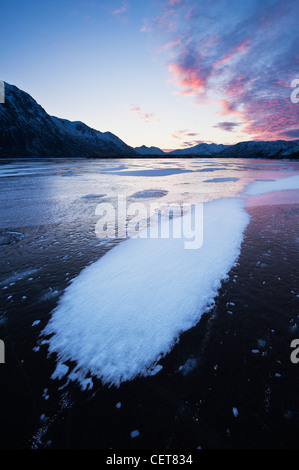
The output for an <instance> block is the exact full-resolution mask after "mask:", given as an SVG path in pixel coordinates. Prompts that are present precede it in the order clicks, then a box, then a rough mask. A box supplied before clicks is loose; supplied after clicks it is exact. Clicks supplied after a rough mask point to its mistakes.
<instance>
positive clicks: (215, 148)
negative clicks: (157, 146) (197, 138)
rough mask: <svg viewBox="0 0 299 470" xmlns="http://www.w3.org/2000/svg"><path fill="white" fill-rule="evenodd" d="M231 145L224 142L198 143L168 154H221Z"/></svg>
mask: <svg viewBox="0 0 299 470" xmlns="http://www.w3.org/2000/svg"><path fill="white" fill-rule="evenodd" d="M229 147H230V146H229V145H222V144H219V145H218V144H205V143H202V144H198V145H195V146H194V147H189V148H186V149H181V150H173V151H172V152H169V153H168V155H184V156H187V155H190V156H193V155H194V156H196V155H211V156H215V155H219V154H220V153H221V152H222V151H223V150H225V149H227V148H229Z"/></svg>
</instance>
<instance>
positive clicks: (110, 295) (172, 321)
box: [43, 198, 249, 386]
mask: <svg viewBox="0 0 299 470" xmlns="http://www.w3.org/2000/svg"><path fill="white" fill-rule="evenodd" d="M184 217H186V216H184ZM175 220H177V219H175ZM203 222H204V226H203V236H204V241H203V245H202V247H201V248H200V249H197V250H188V249H185V248H184V246H185V245H184V239H173V238H169V239H162V238H158V239H153V238H131V239H127V240H126V241H124V242H122V243H121V244H119V245H118V246H116V247H114V248H113V249H111V250H110V251H109V252H108V253H107V254H106V255H104V256H103V257H102V258H101V259H99V260H98V261H97V262H95V263H93V264H92V265H90V266H88V267H87V268H85V269H84V270H83V271H82V272H81V273H80V274H79V276H78V277H77V278H76V279H74V280H73V281H72V283H71V284H70V285H69V286H68V287H67V289H66V290H65V292H64V294H63V296H62V297H61V299H60V301H59V304H58V306H57V308H56V309H55V310H54V312H53V315H52V318H51V320H50V322H49V323H48V325H47V326H46V328H45V330H44V331H43V334H44V335H52V336H51V337H49V339H48V346H49V353H57V361H58V365H57V370H56V372H55V373H54V374H53V376H52V378H61V376H62V375H63V373H64V372H65V373H66V374H67V373H69V371H68V369H67V368H66V366H65V365H64V363H65V362H67V361H68V360H71V361H74V362H75V363H76V367H75V370H74V371H73V372H72V373H70V374H69V376H68V379H69V380H75V378H76V376H80V377H81V378H82V377H87V376H90V375H91V376H94V377H97V378H99V379H101V380H102V382H103V383H104V384H108V385H114V386H119V385H120V384H121V382H124V381H130V380H132V379H134V378H135V377H137V376H140V375H142V376H149V375H152V373H153V370H157V369H155V367H156V366H157V364H158V362H159V361H160V360H161V357H163V356H164V355H165V354H167V353H169V352H170V350H171V348H172V347H173V345H174V344H175V342H176V341H177V340H178V338H179V336H180V334H181V333H182V332H184V331H186V330H188V329H190V328H192V327H193V326H195V325H196V324H197V323H198V321H199V319H200V318H201V316H202V315H203V313H204V312H205V311H207V310H209V308H210V305H211V304H212V302H213V299H214V298H215V296H216V295H217V292H218V290H219V288H220V286H221V280H222V279H224V278H225V277H226V276H227V274H228V272H229V271H230V269H231V267H232V266H233V264H234V263H235V261H236V259H237V258H238V256H239V253H240V248H241V243H242V239H243V232H244V230H245V228H246V226H247V224H248V223H249V215H248V213H247V212H246V211H245V209H244V201H243V199H241V198H227V199H219V200H216V201H212V202H208V203H206V204H205V205H204V219H203Z"/></svg>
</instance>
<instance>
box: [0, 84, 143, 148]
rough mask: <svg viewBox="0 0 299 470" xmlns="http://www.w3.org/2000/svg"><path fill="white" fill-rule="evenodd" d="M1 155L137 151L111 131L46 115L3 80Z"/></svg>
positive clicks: (25, 94)
mask: <svg viewBox="0 0 299 470" xmlns="http://www.w3.org/2000/svg"><path fill="white" fill-rule="evenodd" d="M0 129H1V133H0V157H121V156H137V155H138V154H137V152H136V151H135V150H134V149H133V148H132V147H129V146H128V145H126V144H125V143H124V142H123V141H122V140H121V139H119V138H118V137H117V136H115V135H114V134H112V133H111V132H104V133H103V132H99V131H97V130H95V129H92V128H90V127H88V126H87V125H86V124H84V123H83V122H70V121H67V120H66V119H59V118H57V117H53V116H49V114H47V113H46V111H45V110H44V109H43V108H42V107H41V106H40V105H39V104H38V103H37V102H36V101H35V100H34V99H33V98H32V97H31V96H30V95H29V94H28V93H25V92H24V91H22V90H20V89H19V88H17V87H15V86H13V85H9V84H8V83H5V103H4V104H0Z"/></svg>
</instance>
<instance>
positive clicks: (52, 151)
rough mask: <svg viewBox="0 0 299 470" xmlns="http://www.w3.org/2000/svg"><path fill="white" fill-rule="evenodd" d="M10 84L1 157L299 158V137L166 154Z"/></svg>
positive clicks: (1, 118) (0, 120)
mask: <svg viewBox="0 0 299 470" xmlns="http://www.w3.org/2000/svg"><path fill="white" fill-rule="evenodd" d="M4 84H5V103H4V104H0V158H18V157H20V158H22V157H32V158H36V157H54V158H60V157H66V158H67V157H82V158H105V157H108V158H109V157H164V156H165V157H168V158H170V157H176V156H178V157H212V158H213V157H223V158H228V157H236V158H288V159H299V140H291V141H284V140H277V141H247V142H239V143H237V144H234V145H223V144H214V143H212V144H207V143H200V144H197V145H195V146H194V147H189V148H185V149H176V150H173V151H171V152H168V153H167V152H164V151H163V150H161V149H160V148H158V147H146V146H145V145H143V146H141V147H136V148H133V147H130V146H129V145H127V144H126V143H125V142H123V141H122V140H121V139H120V138H119V137H117V136H116V135H114V134H113V133H112V132H109V131H108V132H100V131H98V130H96V129H93V128H91V127H89V126H87V125H86V124H84V123H83V122H81V121H69V120H67V119H62V118H58V117H55V116H50V115H49V114H48V113H47V112H46V111H45V109H44V108H43V107H42V106H41V105H40V104H38V103H37V102H36V101H35V100H34V98H32V97H31V95H29V94H28V93H26V92H25V91H22V90H20V89H19V88H17V87H16V86H14V85H10V84H8V83H6V82H4Z"/></svg>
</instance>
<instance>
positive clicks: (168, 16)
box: [0, 0, 299, 149]
mask: <svg viewBox="0 0 299 470" xmlns="http://www.w3.org/2000/svg"><path fill="white" fill-rule="evenodd" d="M0 16H1V29H0V39H1V44H2V51H1V52H2V53H1V75H0V78H1V79H2V80H4V81H6V82H8V83H11V84H14V85H16V86H18V87H19V88H21V89H23V90H25V91H27V92H28V93H30V94H31V95H32V96H33V97H34V98H35V99H36V100H37V101H38V102H39V104H41V105H42V106H43V107H44V108H45V109H46V111H47V112H48V113H49V114H51V115H55V116H58V117H63V118H66V119H70V120H80V121H83V122H85V123H86V124H88V125H89V126H91V127H93V128H95V129H98V130H100V131H107V130H109V131H111V132H113V133H115V134H116V135H118V136H119V137H120V138H121V139H123V140H124V141H125V142H126V143H128V144H129V145H132V146H134V147H135V146H139V145H142V144H145V145H148V146H151V145H155V146H158V147H161V148H163V149H172V148H184V147H187V146H190V145H195V144H196V143H199V142H202V141H203V142H216V143H235V142H238V141H241V140H252V139H265V140H266V139H269V140H272V139H278V138H281V139H294V138H299V123H298V117H299V103H298V104H295V103H292V101H291V99H290V95H291V93H292V91H293V89H292V88H291V82H292V81H293V80H294V79H299V52H298V43H299V42H298V40H299V33H298V31H299V28H298V17H299V2H298V0H288V1H285V0H283V1H282V0H263V1H260V0H246V1H240V0H225V1H224V0H93V1H82V0H60V1H59V0H26V1H25V0H0Z"/></svg>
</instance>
